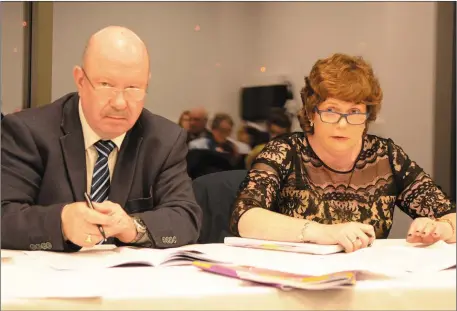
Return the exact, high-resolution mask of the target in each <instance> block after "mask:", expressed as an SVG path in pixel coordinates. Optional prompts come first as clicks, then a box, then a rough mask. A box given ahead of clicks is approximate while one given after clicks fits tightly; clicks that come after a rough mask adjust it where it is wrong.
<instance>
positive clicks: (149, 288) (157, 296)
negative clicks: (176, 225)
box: [1, 240, 456, 310]
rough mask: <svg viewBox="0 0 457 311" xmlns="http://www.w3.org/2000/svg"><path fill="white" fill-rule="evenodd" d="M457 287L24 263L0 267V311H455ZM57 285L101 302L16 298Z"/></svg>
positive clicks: (427, 279)
mask: <svg viewBox="0 0 457 311" xmlns="http://www.w3.org/2000/svg"><path fill="white" fill-rule="evenodd" d="M377 242H378V245H380V243H379V242H381V241H377ZM385 243H403V242H401V241H392V240H390V241H388V242H387V241H386V242H384V244H385ZM418 260H420V258H418ZM424 264H426V263H424ZM455 282H456V271H455V269H450V270H446V271H441V272H438V273H427V274H424V273H422V274H414V275H411V276H408V277H402V278H400V279H389V278H376V279H373V278H372V277H370V278H368V277H365V279H363V278H362V279H360V278H358V281H357V284H356V285H355V286H354V287H350V288H345V289H338V290H325V291H302V290H292V291H281V290H278V289H275V288H272V287H266V286H259V285H256V284H252V283H245V282H242V281H239V280H236V279H231V278H227V277H223V276H218V275H214V274H209V273H206V272H203V271H200V270H198V269H197V268H194V267H190V266H189V267H168V268H146V267H136V268H133V267H132V268H113V269H102V270H100V271H97V273H94V272H74V271H72V272H62V271H60V272H57V271H54V270H51V269H45V268H43V267H40V268H38V267H36V266H33V265H29V266H25V265H24V263H20V260H18V261H17V263H9V264H2V284H1V285H2V299H1V305H2V310H7V309H9V310H26V309H27V310H38V309H46V310H70V309H73V310H74V309H78V310H82V309H92V310H94V309H102V310H153V309H155V310H158V309H160V310H165V309H168V310H170V309H177V310H183V309H194V310H196V309H199V310H221V309H225V310H234V309H240V310H241V309H243V310H248V309H251V310H254V309H257V310H284V309H288V310H292V309H294V310H297V309H307V310H387V309H391V310H393V309H395V310H455V309H456V283H455ZM56 284H57V286H58V285H59V284H67V286H68V285H72V286H74V288H75V291H77V290H78V288H79V289H80V290H81V289H82V288H88V289H89V290H90V289H91V288H94V287H95V288H97V289H98V295H99V296H100V297H94V298H67V299H54V298H52V299H51V298H47V299H39V298H37V299H30V298H28V299H25V298H18V295H17V294H18V292H20V293H21V294H23V296H31V294H30V293H34V292H35V293H36V292H37V291H38V289H39V288H43V287H44V286H56ZM62 286H63V285H62ZM91 286H92V287H91ZM81 295H82V296H84V295H83V294H81Z"/></svg>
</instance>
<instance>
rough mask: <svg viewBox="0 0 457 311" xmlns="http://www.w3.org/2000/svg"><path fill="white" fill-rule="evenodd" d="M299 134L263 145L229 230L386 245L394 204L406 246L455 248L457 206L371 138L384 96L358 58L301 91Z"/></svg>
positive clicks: (323, 71)
mask: <svg viewBox="0 0 457 311" xmlns="http://www.w3.org/2000/svg"><path fill="white" fill-rule="evenodd" d="M301 95H302V102H303V114H302V117H303V120H302V124H303V126H304V128H303V130H304V132H303V133H300V132H296V133H293V134H290V135H287V136H282V137H278V138H277V139H274V140H272V141H270V142H269V143H268V144H267V145H266V146H265V147H264V149H263V150H262V152H261V153H260V154H259V156H258V157H257V158H256V160H255V161H254V163H253V166H252V168H251V170H250V171H249V173H248V175H247V177H246V179H245V181H244V182H243V183H242V185H241V187H240V192H239V195H238V198H237V200H236V202H235V204H234V210H233V214H232V216H231V222H230V228H231V231H232V233H233V234H235V235H237V236H242V237H246V238H255V239H266V240H277V241H288V242H310V243H316V244H339V245H342V246H343V247H344V249H345V250H346V252H352V251H354V250H358V249H361V248H364V247H367V246H368V245H370V244H371V243H372V242H373V240H374V239H375V238H378V239H385V238H387V237H388V235H389V231H390V229H391V227H392V222H393V212H394V209H395V206H396V205H397V206H398V207H400V209H401V210H402V211H403V212H405V213H406V214H408V215H409V216H410V217H411V218H413V219H414V220H413V222H412V224H411V226H410V228H409V230H408V233H407V237H406V241H408V242H411V243H426V244H430V243H434V242H436V241H439V240H443V241H445V242H448V243H454V242H455V241H456V235H455V222H456V214H455V211H456V206H455V202H451V200H450V199H449V197H448V196H447V195H446V194H445V193H443V191H441V190H440V188H439V187H438V186H437V185H436V184H435V183H434V182H433V180H432V179H431V177H430V175H428V174H427V173H425V172H424V171H423V169H422V168H421V167H420V166H419V165H418V164H417V163H416V162H414V161H413V160H412V159H411V158H410V157H409V156H408V155H407V154H406V153H405V152H404V151H403V149H402V148H401V147H400V146H398V145H397V144H395V143H394V141H393V140H392V139H386V138H381V137H378V136H375V135H368V134H367V129H368V126H369V124H370V123H371V122H373V121H374V120H376V117H377V115H378V113H379V110H380V108H381V103H382V98H383V93H382V90H381V87H380V85H379V82H378V79H377V78H376V77H375V75H374V73H373V69H372V67H371V66H370V65H369V64H368V63H367V62H366V61H365V60H364V59H362V58H361V57H352V56H348V55H345V54H334V55H332V56H330V57H328V58H325V59H320V60H318V61H317V62H316V63H315V64H314V66H313V67H312V69H311V72H310V74H309V76H308V77H306V78H305V86H304V88H303V89H302V92H301Z"/></svg>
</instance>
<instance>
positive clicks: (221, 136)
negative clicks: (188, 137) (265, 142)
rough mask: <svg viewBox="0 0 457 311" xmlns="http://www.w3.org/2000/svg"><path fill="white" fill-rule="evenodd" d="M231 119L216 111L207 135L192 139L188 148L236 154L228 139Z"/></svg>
mask: <svg viewBox="0 0 457 311" xmlns="http://www.w3.org/2000/svg"><path fill="white" fill-rule="evenodd" d="M232 129H233V119H232V117H231V116H230V115H228V114H226V113H218V114H216V115H215V116H214V119H213V122H212V123H211V132H209V134H207V137H200V138H198V139H194V140H192V141H191V142H190V143H189V149H209V150H212V151H217V152H222V153H227V154H228V155H230V156H232V157H234V156H236V155H237V154H238V151H237V149H236V147H235V145H234V144H233V143H232V142H231V141H230V140H228V137H229V136H230V135H231V134H232Z"/></svg>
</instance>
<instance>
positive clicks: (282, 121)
mask: <svg viewBox="0 0 457 311" xmlns="http://www.w3.org/2000/svg"><path fill="white" fill-rule="evenodd" d="M291 125H292V124H291V122H290V119H289V117H288V116H287V115H286V113H285V112H284V110H283V109H272V111H271V113H270V117H269V118H268V120H267V129H268V134H269V136H270V140H272V139H275V138H276V137H278V136H281V135H284V134H287V133H290V127H291ZM265 145H266V143H263V144H259V145H257V146H255V147H254V148H253V149H252V151H251V152H250V153H249V154H248V156H247V157H246V159H245V166H246V168H247V169H250V168H251V165H252V161H254V160H255V158H256V157H257V156H258V155H259V154H260V152H261V151H262V149H263V148H264V147H265Z"/></svg>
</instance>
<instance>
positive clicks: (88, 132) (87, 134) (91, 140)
mask: <svg viewBox="0 0 457 311" xmlns="http://www.w3.org/2000/svg"><path fill="white" fill-rule="evenodd" d="M78 109H79V120H80V121H81V126H82V129H83V136H84V149H85V150H87V149H89V148H90V147H92V145H93V144H95V143H96V142H97V141H99V140H100V139H101V138H100V136H98V135H97V133H95V132H94V130H93V129H92V128H91V127H90V125H89V123H87V120H86V117H85V116H84V112H83V109H82V106H81V100H79V103H78ZM124 138H125V133H124V134H122V135H119V136H117V137H115V138H113V139H111V141H112V142H113V143H114V144H115V145H116V147H117V150H120V149H121V145H122V142H123V141H124Z"/></svg>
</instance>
